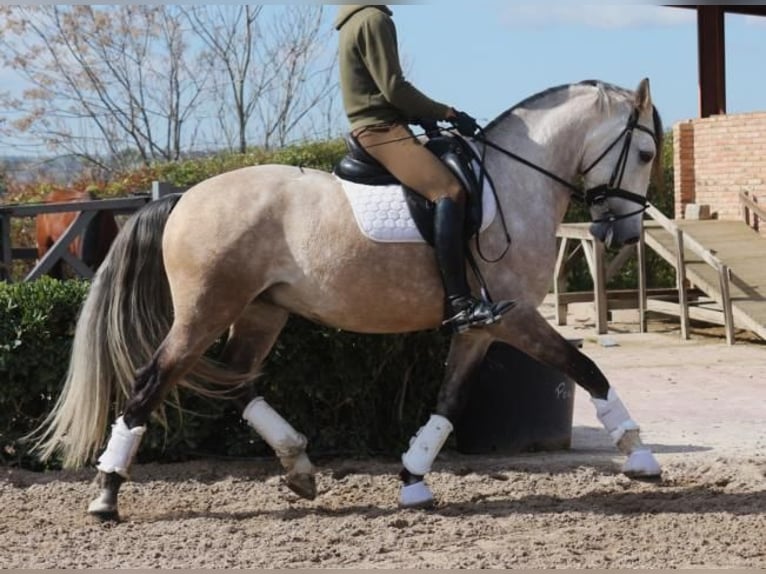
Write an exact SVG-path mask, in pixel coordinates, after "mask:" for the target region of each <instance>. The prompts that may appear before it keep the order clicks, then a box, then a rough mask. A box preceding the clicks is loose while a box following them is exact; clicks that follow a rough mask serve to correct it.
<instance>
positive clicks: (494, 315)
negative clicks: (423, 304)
mask: <svg viewBox="0 0 766 574" xmlns="http://www.w3.org/2000/svg"><path fill="white" fill-rule="evenodd" d="M514 305H516V302H515V301H498V302H496V303H495V302H492V301H488V300H486V299H477V298H475V297H472V296H467V297H460V298H459V299H456V300H454V301H452V302H451V303H449V309H450V313H453V315H452V316H451V317H449V318H448V319H445V320H444V321H442V325H444V326H446V327H451V328H452V331H453V332H454V333H465V332H466V331H467V330H468V329H471V328H478V327H486V326H487V325H491V324H492V323H495V322H497V321H499V320H500V318H501V317H502V316H503V314H505V313H507V312H508V311H510V310H511V309H512V308H513V307H514Z"/></svg>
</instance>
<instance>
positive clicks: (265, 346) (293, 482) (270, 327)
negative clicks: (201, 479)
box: [222, 301, 316, 500]
mask: <svg viewBox="0 0 766 574" xmlns="http://www.w3.org/2000/svg"><path fill="white" fill-rule="evenodd" d="M287 318H288V313H287V311H285V310H284V309H280V308H279V307H274V306H273V305H269V304H268V303H263V302H260V301H256V302H254V303H252V304H251V305H249V306H248V307H247V308H246V310H245V312H244V313H243V314H242V315H240V317H239V318H238V319H237V321H236V322H235V323H234V324H233V325H232V326H231V329H230V331H229V339H228V341H227V342H226V346H225V348H224V350H223V354H222V360H223V362H224V363H225V364H227V365H228V366H229V367H231V368H232V369H233V370H235V371H239V372H255V371H256V370H257V368H258V367H259V366H260V364H261V363H262V362H263V360H264V359H265V358H266V356H267V355H268V354H269V352H270V351H271V348H272V346H273V345H274V343H275V342H276V340H277V337H278V336H279V333H280V332H281V331H282V328H283V327H284V326H285V323H286V322H287ZM248 392H252V390H250V391H248ZM251 398H252V395H250V396H248V397H247V398H245V397H243V398H242V399H240V400H238V401H237V402H238V403H239V404H240V406H241V407H242V408H243V413H242V418H244V419H245V420H246V421H247V422H248V424H249V425H250V426H251V427H252V428H253V429H254V430H255V431H256V432H257V433H258V434H259V435H260V436H261V438H263V440H265V441H266V443H267V444H268V445H269V446H270V447H271V448H272V449H274V452H275V453H276V455H277V457H278V458H279V461H280V462H281V463H282V466H283V467H284V468H285V470H286V471H287V475H286V477H285V484H286V485H287V487H288V488H290V490H292V491H293V492H295V493H296V494H298V495H299V496H301V497H303V498H308V499H309V500H311V499H314V498H315V497H316V479H315V478H314V474H315V472H316V471H315V469H314V466H313V465H312V464H311V461H310V460H309V458H308V455H307V454H306V442H307V441H306V438H305V437H304V436H303V435H302V434H300V433H299V432H298V431H296V430H295V429H294V428H293V427H292V426H290V424H289V423H288V422H287V421H286V420H285V419H284V418H282V417H281V416H280V415H279V413H277V412H276V411H275V410H274V409H273V408H272V407H271V406H270V405H269V404H268V403H267V402H266V401H265V399H263V397H255V398H254V399H252V400H250V399H251Z"/></svg>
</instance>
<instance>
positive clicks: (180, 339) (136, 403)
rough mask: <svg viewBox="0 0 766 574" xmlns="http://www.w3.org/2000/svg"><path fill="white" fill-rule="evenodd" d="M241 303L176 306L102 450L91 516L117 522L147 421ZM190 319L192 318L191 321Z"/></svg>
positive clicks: (236, 311) (241, 305)
mask: <svg viewBox="0 0 766 574" xmlns="http://www.w3.org/2000/svg"><path fill="white" fill-rule="evenodd" d="M201 300H202V299H201V298H198V299H197V301H201ZM245 303H246V301H236V300H233V298H232V299H230V300H229V301H228V303H227V305H226V306H225V307H224V306H220V305H219V306H216V305H215V304H212V305H204V304H203V303H200V304H198V305H189V306H185V307H182V308H179V307H178V306H176V309H175V311H176V317H175V320H174V322H173V325H172V327H171V328H170V331H169V333H168V335H167V336H166V337H165V339H164V340H163V342H162V344H161V345H160V346H159V348H158V349H157V351H156V352H155V353H154V355H153V357H152V359H151V361H150V362H149V363H148V364H147V365H145V366H144V367H142V368H141V369H140V370H139V371H138V373H137V374H136V377H135V380H134V384H133V388H132V390H131V393H130V396H129V397H128V400H127V402H126V405H125V410H124V412H123V414H122V416H120V417H118V418H117V420H116V421H115V423H114V425H113V426H112V432H111V435H110V437H109V442H108V443H107V446H106V450H105V451H104V452H103V454H102V455H101V456H100V457H99V462H98V465H97V468H98V470H99V483H100V486H101V489H102V490H101V493H100V495H99V496H98V497H97V498H96V499H95V500H94V501H93V502H92V503H91V504H90V506H89V507H88V512H89V513H90V514H92V515H94V516H96V517H98V518H101V519H105V520H116V519H117V518H118V511H117V496H118V492H119V489H120V486H121V485H122V483H123V482H124V481H125V480H126V479H127V478H128V475H129V470H130V466H131V464H132V462H133V458H134V456H135V454H136V452H137V450H138V447H139V445H140V443H141V438H142V436H143V434H144V432H145V430H146V423H147V422H148V421H149V417H150V416H151V414H152V412H153V411H154V410H155V409H156V408H157V407H159V406H160V404H161V403H162V401H163V400H164V398H165V397H166V396H167V393H168V392H169V391H170V389H171V388H172V387H173V386H174V385H175V384H176V383H177V382H178V381H179V380H181V379H182V377H183V376H184V375H186V374H187V373H188V372H189V371H190V370H191V369H192V367H193V366H194V365H195V363H196V362H197V361H198V360H199V359H200V357H201V356H202V354H203V353H204V352H205V350H206V349H207V348H208V347H209V346H210V345H212V344H213V342H215V339H216V338H217V337H218V335H219V334H220V333H222V332H223V331H224V330H225V329H226V327H227V326H229V325H230V324H231V322H232V321H233V320H234V319H235V318H236V315H237V314H238V313H239V312H240V311H241V309H242V308H243V307H244V306H245ZM187 310H188V312H187ZM189 317H194V321H192V320H190V319H189ZM203 325H204V328H203V327H202V326H203Z"/></svg>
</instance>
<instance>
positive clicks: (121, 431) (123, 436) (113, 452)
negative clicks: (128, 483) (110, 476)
mask: <svg viewBox="0 0 766 574" xmlns="http://www.w3.org/2000/svg"><path fill="white" fill-rule="evenodd" d="M145 432H146V427H145V426H141V427H135V428H132V429H129V428H128V425H126V424H125V421H124V420H123V419H122V417H119V418H118V419H117V420H116V421H114V424H113V425H112V435H111V436H110V437H109V442H108V443H107V445H106V450H105V451H104V453H103V454H102V455H101V456H100V457H99V459H98V464H97V465H96V468H97V469H98V470H100V471H101V472H116V473H117V474H119V475H120V476H122V477H123V478H128V470H129V469H130V463H131V462H133V457H134V456H135V455H136V451H137V450H138V446H139V445H140V444H141V438H142V437H143V436H144V433H145Z"/></svg>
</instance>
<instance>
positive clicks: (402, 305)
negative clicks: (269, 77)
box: [36, 80, 662, 518]
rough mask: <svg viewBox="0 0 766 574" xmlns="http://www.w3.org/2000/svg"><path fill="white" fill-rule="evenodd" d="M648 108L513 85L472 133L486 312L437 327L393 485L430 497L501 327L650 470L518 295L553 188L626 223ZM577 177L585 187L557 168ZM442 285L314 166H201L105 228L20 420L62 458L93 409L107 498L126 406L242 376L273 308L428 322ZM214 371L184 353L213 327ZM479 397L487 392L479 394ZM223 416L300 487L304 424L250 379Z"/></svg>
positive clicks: (264, 350) (627, 419)
mask: <svg viewBox="0 0 766 574" xmlns="http://www.w3.org/2000/svg"><path fill="white" fill-rule="evenodd" d="M661 135H662V125H661V123H660V120H659V115H658V114H657V112H656V110H655V109H654V106H653V105H652V102H651V96H650V93H649V83H648V81H646V80H644V81H642V82H641V83H640V84H639V86H638V89H637V90H636V91H635V92H631V91H628V90H624V89H621V88H617V87H615V86H610V85H607V84H602V83H600V82H583V83H579V84H572V85H568V86H560V87H557V88H552V89H549V90H546V91H545V92H542V93H540V94H537V95H535V96H532V97H530V98H528V99H526V100H524V101H523V102H522V103H520V104H518V105H517V106H515V107H513V108H511V109H510V110H508V111H506V112H505V113H503V114H501V115H500V116H499V117H498V118H497V119H495V120H494V121H493V122H491V123H490V124H489V125H488V126H487V127H486V129H485V130H484V133H483V134H482V137H480V138H477V145H478V146H479V147H482V146H483V147H484V153H485V154H486V157H485V167H486V170H487V173H488V174H489V176H491V180H492V181H494V184H495V188H496V191H497V201H498V204H499V206H500V207H502V210H498V212H499V213H500V216H499V217H495V219H494V221H493V222H492V223H491V224H490V225H489V227H488V228H487V229H486V230H485V231H484V232H482V235H481V237H482V245H483V249H485V252H486V253H492V254H497V253H503V249H504V248H505V246H506V240H507V233H506V230H505V225H504V224H503V221H502V220H503V215H502V214H505V216H504V217H505V220H506V221H505V224H506V225H507V229H508V231H509V232H510V235H511V236H512V237H513V245H512V248H511V249H510V250H508V252H507V254H506V255H505V256H504V257H502V258H501V260H500V261H498V262H496V263H494V264H491V263H489V262H484V261H481V262H480V263H479V267H480V268H481V271H482V274H483V275H484V277H485V278H486V280H487V283H488V284H489V285H490V286H491V289H492V290H493V291H494V293H495V294H496V296H497V297H498V298H499V299H507V300H514V301H515V302H516V304H515V306H514V308H513V309H511V310H510V311H509V312H508V313H506V314H505V315H504V316H503V318H502V320H501V321H499V322H497V323H494V324H492V325H490V326H487V327H483V328H476V329H470V330H469V331H467V332H465V333H458V334H454V335H453V337H452V342H451V346H450V351H449V356H448V358H447V363H446V369H445V375H444V382H443V384H442V388H441V390H440V392H439V397H438V401H437V404H436V405H435V410H434V414H433V415H432V416H431V418H430V419H429V420H428V422H427V423H426V424H425V425H424V426H423V427H422V428H421V429H420V431H419V432H418V433H417V436H415V437H414V438H413V440H412V441H411V443H410V446H409V449H408V450H407V452H406V453H405V454H404V455H403V456H402V465H403V469H402V473H401V475H400V476H401V479H402V485H401V490H400V504H401V505H402V506H419V505H424V504H428V503H430V502H431V501H432V498H433V496H432V494H431V491H430V489H429V487H428V485H427V484H426V482H425V480H424V475H426V474H427V473H428V472H429V470H430V468H431V465H432V463H433V462H434V460H435V458H436V456H437V454H438V453H439V450H440V449H441V447H442V445H443V444H444V441H445V440H446V438H447V436H448V435H449V433H450V431H451V430H452V424H451V422H450V421H451V420H455V418H456V417H457V416H458V414H459V412H460V410H461V406H462V400H461V399H462V396H463V394H462V393H461V387H462V385H463V383H464V382H465V381H466V380H468V379H469V377H470V375H471V373H472V372H473V371H474V369H476V368H477V366H478V365H479V364H480V361H481V360H482V358H483V357H484V355H485V353H486V351H487V349H488V348H489V346H490V345H491V344H492V343H493V342H494V341H501V342H503V343H506V344H509V345H512V346H514V347H516V348H517V349H519V350H520V351H522V352H524V353H526V354H528V355H530V356H531V357H533V358H534V359H536V360H538V361H540V362H542V363H544V364H547V365H549V366H551V367H553V368H555V369H557V370H559V371H561V372H562V373H564V374H565V375H567V376H568V377H569V378H571V379H572V380H574V381H575V382H576V383H577V384H578V385H580V386H581V387H583V388H584V389H585V390H586V391H587V392H588V393H589V394H590V396H591V399H592V401H593V405H594V407H595V409H596V414H597V416H598V418H599V420H600V421H601V422H602V424H603V425H604V428H605V429H606V431H607V432H608V433H609V434H610V436H611V437H612V440H613V441H614V444H615V445H616V446H617V448H618V449H619V450H620V451H621V452H622V453H623V454H624V455H626V457H627V458H626V461H625V463H624V464H623V467H622V470H623V472H624V473H625V474H627V475H629V476H642V477H650V476H658V475H659V474H660V466H659V464H658V462H657V460H656V459H655V457H654V455H653V453H652V452H651V450H650V449H649V448H648V447H647V446H646V445H644V444H643V443H642V441H641V438H640V433H639V427H638V425H637V424H636V422H635V421H634V420H633V419H632V418H631V416H630V414H629V412H628V410H627V408H626V406H625V405H624V404H623V403H622V401H621V400H620V398H619V396H618V395H617V393H616V392H615V390H614V389H613V388H612V387H611V385H610V384H609V382H608V381H607V378H606V377H605V376H604V374H603V373H602V372H601V371H600V370H599V369H598V367H597V366H596V365H595V364H594V363H593V361H591V360H590V359H589V358H588V357H586V356H585V355H584V354H583V353H582V352H581V351H579V350H577V349H575V348H574V346H573V345H571V344H570V343H569V342H568V341H567V340H566V339H564V338H563V337H562V336H561V335H560V334H559V333H558V332H557V331H556V330H555V329H554V328H553V327H552V326H551V325H550V324H549V323H548V321H546V320H545V318H544V317H543V316H542V315H541V314H540V312H539V311H538V306H539V305H540V303H541V301H542V300H543V298H544V297H545V294H546V293H547V291H548V289H549V287H550V284H551V278H552V277H553V268H554V264H555V260H556V229H557V227H558V225H559V223H560V222H561V221H562V219H563V217H564V214H565V212H566V210H567V206H568V204H569V202H570V199H571V197H572V195H573V194H574V195H576V196H578V197H579V198H580V199H582V200H584V201H585V202H586V204H587V205H588V206H589V207H590V214H591V218H592V219H593V222H594V223H593V226H592V228H591V232H592V233H593V235H594V237H595V238H596V239H598V240H600V241H603V242H604V243H606V244H607V245H614V246H619V245H621V244H623V243H630V242H635V241H637V240H638V237H639V234H640V232H641V224H642V223H641V222H642V214H643V210H644V208H645V206H646V199H645V196H646V193H647V189H648V185H649V181H650V178H651V172H652V167H653V166H654V167H656V166H657V160H658V158H659V157H660V155H661V153H660V152H661V142H660V141H659V138H660V137H661ZM575 181H582V183H583V188H584V189H585V192H582V191H581V188H580V187H578V186H576V185H573V183H572V182H575ZM443 299H444V291H443V289H442V285H441V282H440V280H439V275H438V271H437V268H436V265H435V262H434V255H433V251H432V249H431V248H430V247H429V246H427V245H426V244H425V243H381V242H375V241H370V240H369V239H367V238H366V237H365V236H364V235H363V234H362V233H361V232H360V229H359V227H358V225H357V223H356V222H355V216H354V214H353V213H352V210H351V207H350V204H349V201H348V199H347V197H346V195H345V193H344V191H343V185H342V183H341V182H340V181H339V179H338V178H337V177H334V176H333V175H332V174H328V173H323V172H321V171H317V170H311V169H304V168H299V167H289V166H278V165H265V166H256V167H247V168H243V169H239V170H236V171H232V172H229V173H226V174H223V175H219V176H216V177H213V178H211V179H209V180H206V181H204V182H202V183H200V184H198V185H196V186H195V187H193V188H192V189H190V190H189V191H187V192H186V193H185V194H184V195H183V196H181V197H180V198H179V197H178V196H175V197H168V198H166V199H163V200H159V201H155V202H152V203H150V204H148V205H147V206H146V207H145V208H144V209H142V210H141V211H139V212H138V213H137V214H136V215H134V216H133V217H132V218H131V220H130V221H128V222H127V223H126V224H125V225H124V226H123V228H122V230H121V232H120V234H119V236H118V238H117V240H116V242H115V244H114V246H113V248H112V250H111V251H110V255H109V257H108V259H107V261H106V262H105V264H104V265H102V267H101V268H100V269H99V271H98V273H97V275H96V277H95V279H94V282H93V284H92V286H91V289H90V293H89V294H88V298H87V300H86V301H85V304H84V306H83V309H82V312H81V315H80V319H79V320H78V324H77V330H76V334H75V339H74V343H73V347H72V359H71V363H70V368H69V373H68V376H67V380H66V383H65V386H64V390H63V392H62V394H61V396H60V397H59V400H58V402H57V404H56V406H55V408H54V410H53V412H52V413H51V414H50V416H49V417H48V419H47V420H46V422H45V423H44V425H43V426H42V427H41V428H40V429H39V430H38V432H37V434H36V436H37V439H38V441H39V442H38V444H39V447H40V449H41V452H42V455H43V456H44V457H45V456H50V455H52V454H53V453H54V452H56V451H59V450H60V451H63V455H64V462H65V464H66V465H69V466H75V465H78V464H82V463H85V462H87V461H90V460H91V458H92V457H93V455H94V454H95V453H96V451H97V450H98V449H99V448H100V447H101V445H103V439H104V435H105V431H106V427H107V423H108V421H109V417H110V412H113V411H114V412H117V413H120V412H121V413H122V416H119V417H118V418H117V420H116V421H115V423H114V425H113V426H112V432H111V436H110V437H109V440H108V442H107V445H106V450H105V451H104V452H103V454H101V456H100V458H99V462H98V466H97V468H98V470H99V473H100V474H99V476H100V483H101V488H102V491H101V494H100V495H99V497H98V498H96V499H95V500H94V501H93V502H92V504H91V506H90V508H89V512H91V513H92V514H94V515H96V516H99V517H102V518H114V517H116V516H117V498H118V491H119V488H120V485H121V484H122V482H123V481H124V480H125V479H126V478H127V477H128V471H129V468H130V465H131V462H132V460H133V458H134V456H135V453H136V450H137V449H138V447H139V444H140V442H141V437H142V435H143V433H144V430H145V425H146V424H147V422H148V421H149V419H150V416H151V415H152V413H153V412H154V411H155V410H157V409H158V407H160V405H161V404H162V403H163V400H164V399H165V397H166V396H167V395H168V393H169V392H170V391H171V390H172V389H173V388H174V387H175V386H176V385H184V386H187V387H190V388H194V389H197V390H200V388H199V385H197V384H196V381H199V379H200V378H203V379H206V380H208V381H211V380H212V381H215V382H218V383H220V384H222V385H226V384H228V385H231V384H233V383H241V382H242V381H250V380H253V376H252V373H253V372H254V371H255V370H256V369H257V368H258V366H259V365H260V364H261V363H262V362H263V360H264V359H265V358H266V356H267V355H268V353H269V351H270V350H271V348H272V345H273V344H274V342H275V341H276V339H277V337H278V336H279V333H280V331H281V330H282V328H283V327H284V325H285V323H286V321H287V318H288V316H289V315H290V314H291V313H296V314H299V315H302V316H304V317H307V318H310V319H312V320H315V321H318V322H321V323H323V324H325V325H330V326H333V327H336V328H341V329H345V330H349V331H357V332H362V333H402V332H407V331H414V330H420V329H432V328H436V327H439V325H440V322H441V318H442V310H443ZM227 330H228V333H229V338H228V342H227V344H226V348H225V349H224V352H223V362H224V365H225V366H226V367H227V369H226V372H224V373H221V369H217V370H216V368H215V365H212V364H211V363H210V362H209V361H207V360H206V359H205V358H204V357H203V353H204V351H205V350H206V349H207V348H208V347H209V346H210V345H211V344H213V343H214V342H215V340H216V339H217V338H218V336H219V335H220V334H221V333H224V332H226V331H227ZM498 406H499V407H500V406H501V405H498ZM243 417H244V418H245V419H246V420H247V421H248V422H249V423H250V424H251V426H252V427H253V428H254V429H255V430H256V431H257V432H258V433H259V434H261V435H262V436H263V438H264V439H265V440H266V442H267V443H268V444H269V445H271V446H272V447H273V448H274V451H275V452H276V454H277V455H278V457H279V459H280V461H281V462H282V464H283V466H284V467H285V468H286V470H287V485H288V486H289V487H290V488H292V489H293V490H295V491H296V492H298V493H299V494H301V495H302V496H305V497H307V498H313V497H314V496H315V495H316V486H315V482H314V472H315V471H314V468H313V465H312V464H311V462H310V460H309V458H308V457H307V455H306V439H305V437H304V436H303V435H301V434H300V433H299V432H297V431H296V430H295V429H294V428H293V427H292V426H290V424H289V423H288V422H287V421H286V420H285V419H283V418H282V417H281V415H279V414H278V413H276V412H275V411H274V410H273V409H272V408H271V407H269V405H268V403H267V402H266V401H265V400H264V399H263V397H257V398H255V399H254V400H252V401H251V402H250V403H249V404H247V406H246V408H245V409H244V412H243Z"/></svg>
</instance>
